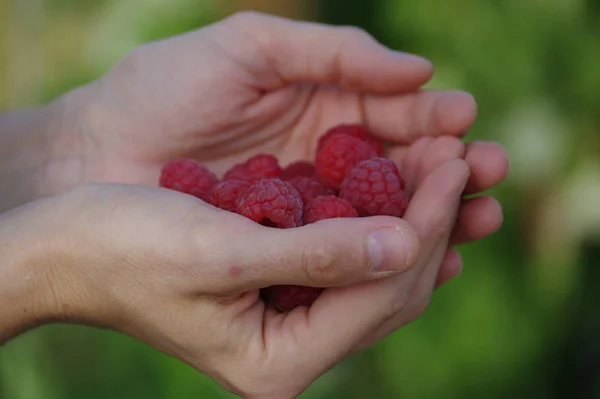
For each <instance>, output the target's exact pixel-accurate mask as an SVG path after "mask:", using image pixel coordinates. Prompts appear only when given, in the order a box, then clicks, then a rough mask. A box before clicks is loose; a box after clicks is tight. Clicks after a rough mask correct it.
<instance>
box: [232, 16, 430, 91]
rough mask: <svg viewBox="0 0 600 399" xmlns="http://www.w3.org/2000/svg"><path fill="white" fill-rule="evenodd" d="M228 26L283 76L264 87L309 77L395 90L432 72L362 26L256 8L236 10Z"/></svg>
mask: <svg viewBox="0 0 600 399" xmlns="http://www.w3.org/2000/svg"><path fill="white" fill-rule="evenodd" d="M226 26H228V28H229V29H237V30H241V31H242V32H243V33H244V35H245V36H246V37H250V38H254V39H255V41H256V43H257V45H258V47H259V49H260V52H261V55H262V56H263V57H264V60H265V62H264V67H265V68H269V69H272V73H273V74H274V75H276V76H277V77H278V78H279V79H278V81H277V82H274V86H275V87H265V89H274V88H276V87H277V86H279V87H280V86H283V85H287V84H289V83H298V82H308V83H317V84H331V85H339V86H341V87H343V88H344V89H347V90H351V91H359V92H360V91H364V92H373V93H396V92H401V91H407V90H414V89H417V88H418V87H420V86H421V85H423V84H424V83H426V82H427V81H428V80H429V79H431V76H432V74H433V66H432V64H431V62H429V61H428V60H426V59H424V58H421V57H419V56H415V55H410V54H406V53H400V52H395V51H392V50H390V49H387V48H386V47H384V46H382V45H381V44H379V43H378V42H377V41H375V40H374V39H373V38H372V37H371V36H370V35H368V34H367V33H365V32H364V31H362V30H360V29H358V28H353V27H336V26H328V25H324V24H319V23H312V22H300V21H292V20H288V19H284V18H280V17H275V16H271V15H265V14H260V13H255V12H243V13H239V14H236V15H235V16H233V17H231V18H229V19H228V20H227V22H226Z"/></svg>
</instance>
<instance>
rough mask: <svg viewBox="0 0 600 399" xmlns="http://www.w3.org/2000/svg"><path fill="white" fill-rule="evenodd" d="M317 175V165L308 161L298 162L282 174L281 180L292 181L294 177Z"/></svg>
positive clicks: (290, 165)
mask: <svg viewBox="0 0 600 399" xmlns="http://www.w3.org/2000/svg"><path fill="white" fill-rule="evenodd" d="M316 175H317V169H316V168H315V165H314V164H312V163H310V162H308V161H297V162H293V163H291V164H289V165H288V166H286V167H285V168H284V169H283V172H281V176H279V178H280V179H281V180H291V179H293V178H294V177H299V176H305V177H315V176H316Z"/></svg>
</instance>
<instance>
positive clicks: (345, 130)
mask: <svg viewBox="0 0 600 399" xmlns="http://www.w3.org/2000/svg"><path fill="white" fill-rule="evenodd" d="M338 134H343V135H346V136H351V137H354V138H357V139H359V140H361V141H364V142H366V143H369V145H371V146H372V147H373V149H374V150H375V152H376V153H377V156H381V155H383V146H382V145H381V143H380V142H379V141H377V140H376V139H375V138H374V137H373V136H372V135H371V133H369V132H368V131H367V129H365V127H364V126H362V125H358V124H342V125H337V126H334V127H332V128H331V129H329V130H328V131H326V132H325V134H324V135H323V136H321V138H320V139H319V144H318V146H317V148H318V149H317V151H320V150H321V148H323V146H324V145H325V143H327V142H328V141H329V139H331V138H332V137H333V136H336V135H338Z"/></svg>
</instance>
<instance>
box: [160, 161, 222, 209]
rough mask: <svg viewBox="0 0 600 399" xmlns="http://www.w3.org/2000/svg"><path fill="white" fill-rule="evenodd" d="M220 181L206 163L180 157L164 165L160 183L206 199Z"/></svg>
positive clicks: (162, 185) (165, 186)
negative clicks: (202, 163)
mask: <svg viewBox="0 0 600 399" xmlns="http://www.w3.org/2000/svg"><path fill="white" fill-rule="evenodd" d="M218 181H219V179H217V176H216V175H215V174H214V173H213V172H211V171H210V170H209V169H208V168H207V167H205V166H204V165H201V164H199V163H198V162H196V161H194V160H191V159H178V160H175V161H171V162H168V163H167V164H165V165H164V166H163V167H162V169H161V172H160V179H159V185H160V186H161V187H164V188H168V189H171V190H175V191H179V192H182V193H185V194H189V195H193V196H195V197H197V198H200V199H201V200H203V201H206V200H207V196H208V192H209V191H210V189H211V188H212V187H213V186H214V185H215V184H217V182H218Z"/></svg>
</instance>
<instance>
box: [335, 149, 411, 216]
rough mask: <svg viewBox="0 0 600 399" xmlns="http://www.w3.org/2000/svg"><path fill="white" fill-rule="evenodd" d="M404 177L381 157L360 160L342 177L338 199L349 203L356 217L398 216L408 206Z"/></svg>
mask: <svg viewBox="0 0 600 399" xmlns="http://www.w3.org/2000/svg"><path fill="white" fill-rule="evenodd" d="M404 189H405V184H404V180H403V179H402V177H401V176H400V172H399V171H398V167H397V166H396V164H395V163H394V162H393V161H391V160H389V159H385V158H373V159H368V160H366V161H362V162H360V163H359V164H358V165H356V166H355V167H354V168H353V169H352V170H351V171H350V173H348V176H346V178H345V179H344V182H343V183H342V187H341V190H340V198H344V199H345V200H347V201H348V202H350V203H351V204H352V206H353V207H354V208H355V209H356V210H357V212H358V214H359V215H360V216H374V215H388V216H397V217H402V216H403V215H404V211H406V208H407V206H408V196H407V195H406V193H405V192H404Z"/></svg>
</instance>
